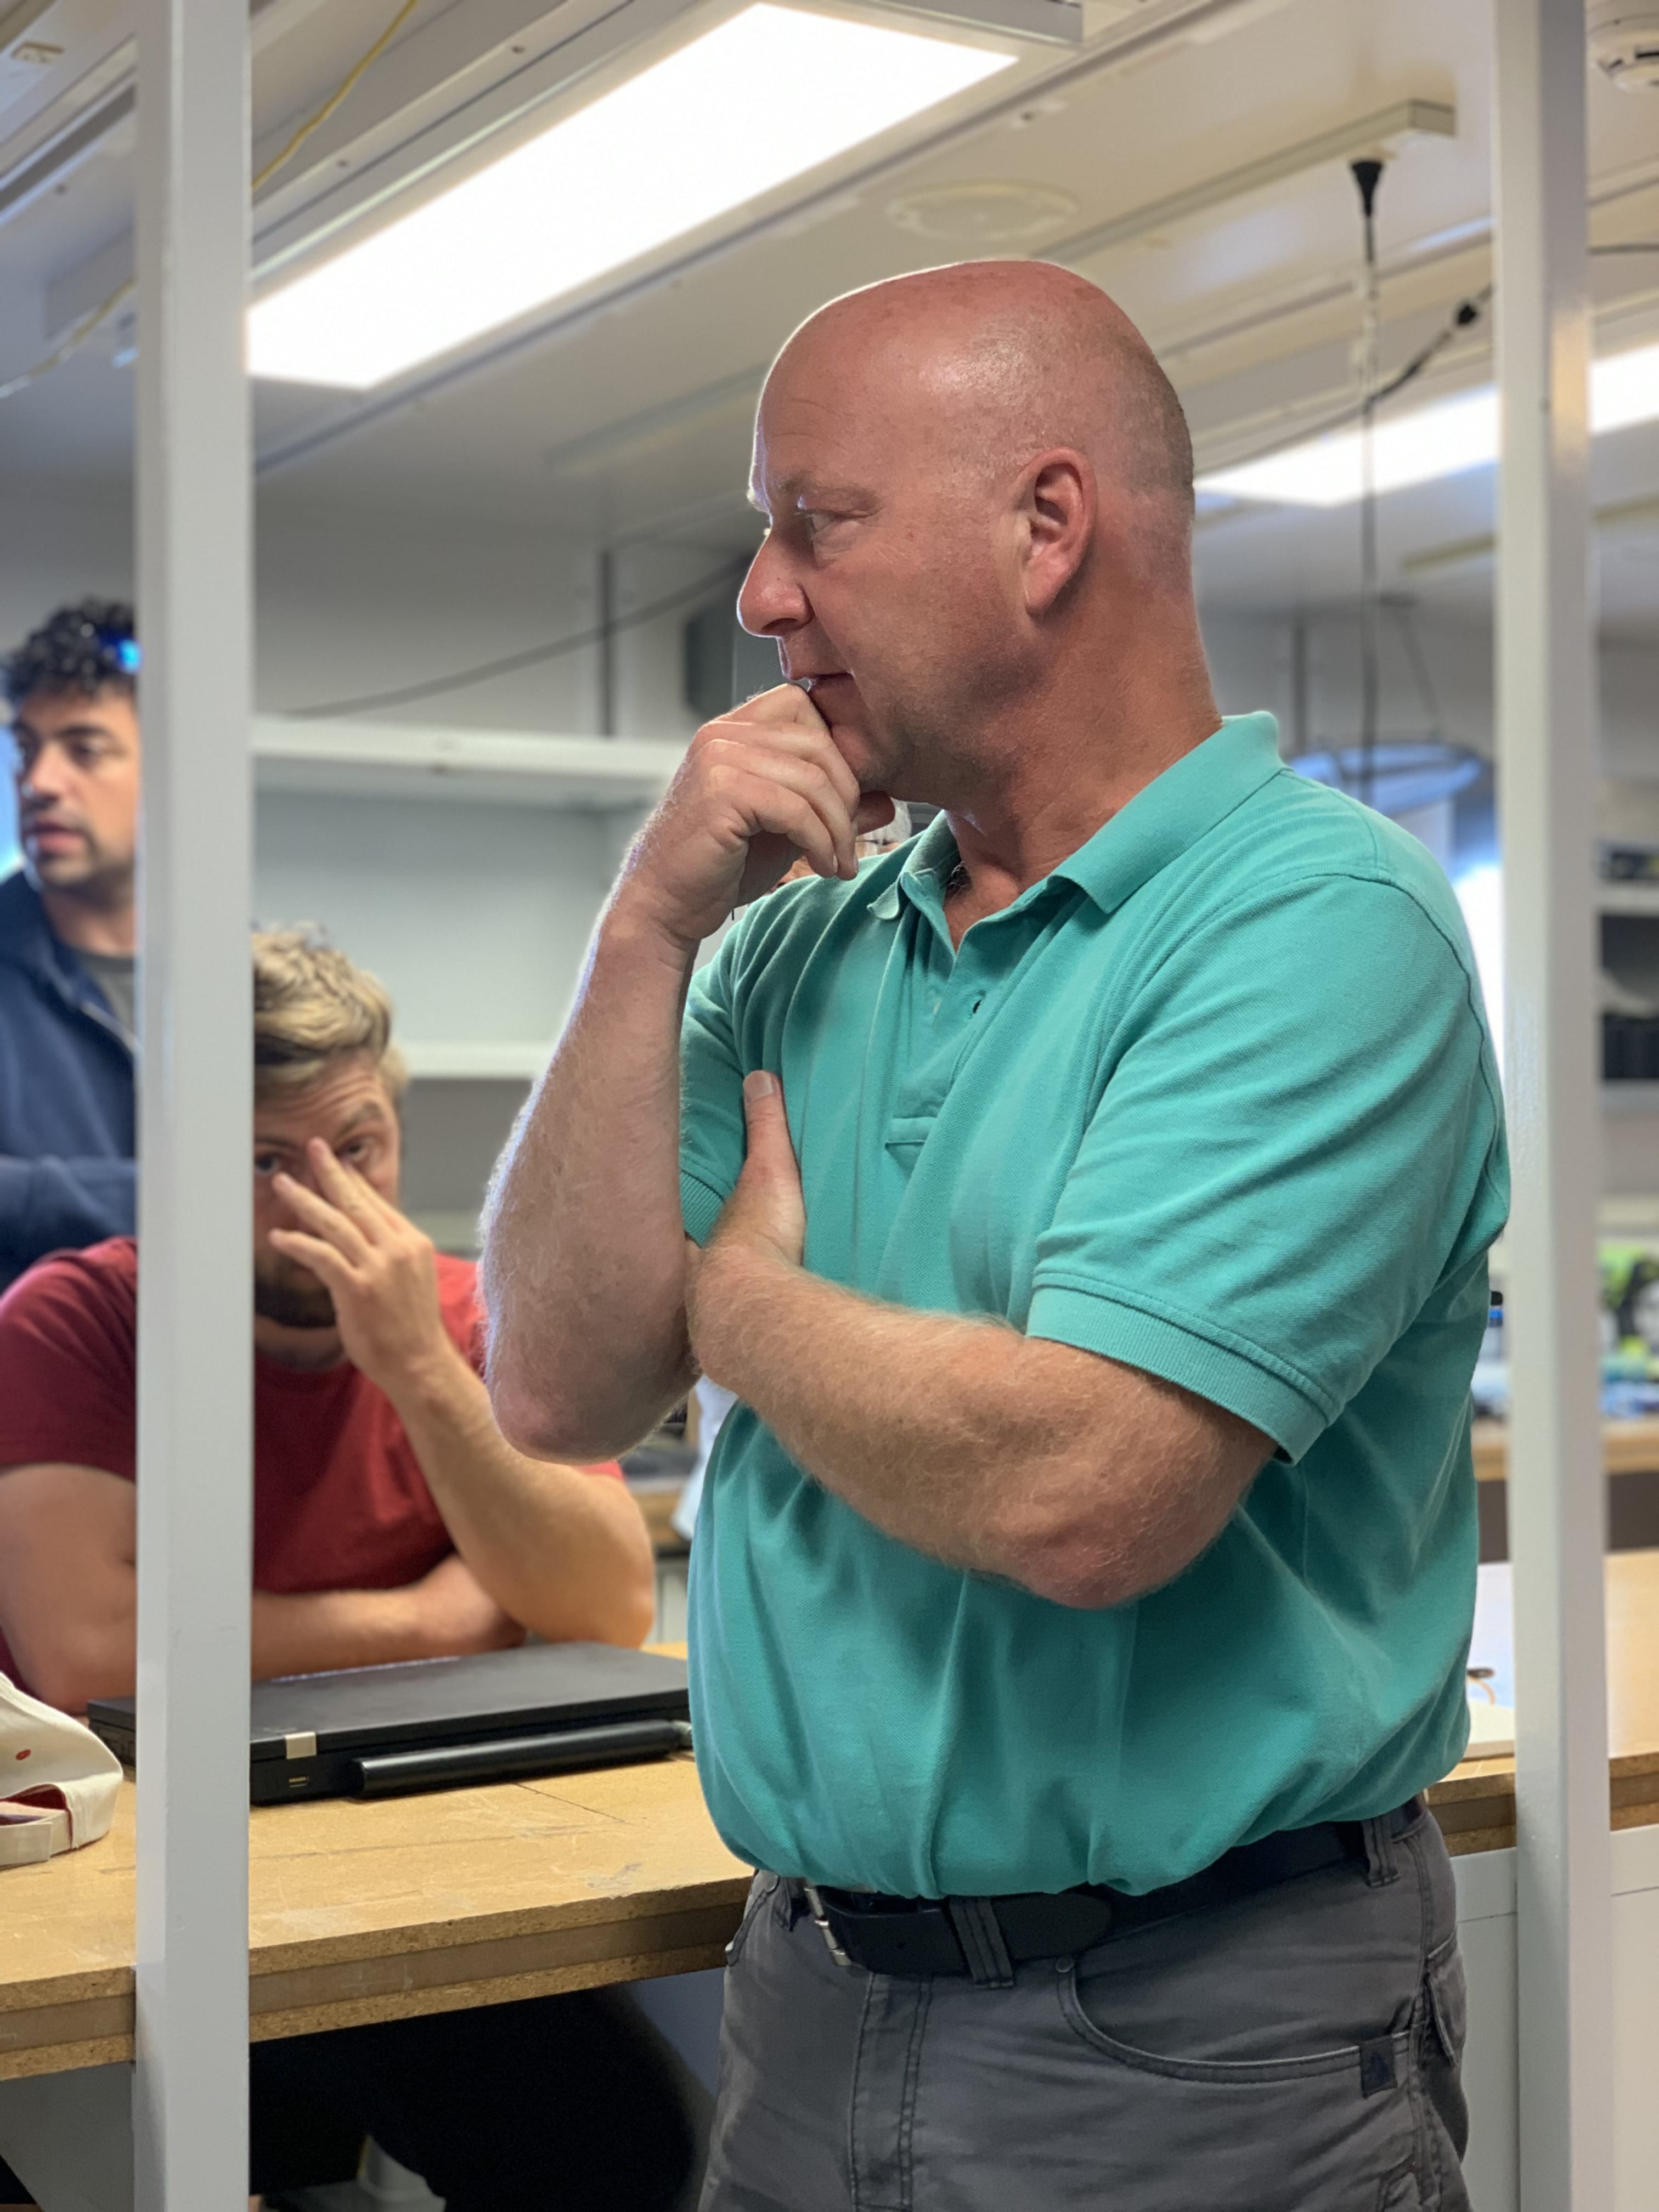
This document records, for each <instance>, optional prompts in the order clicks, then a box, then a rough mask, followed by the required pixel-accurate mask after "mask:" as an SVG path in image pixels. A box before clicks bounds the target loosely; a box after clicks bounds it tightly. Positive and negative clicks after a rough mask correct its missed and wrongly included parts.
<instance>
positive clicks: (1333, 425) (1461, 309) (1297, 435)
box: [1226, 284, 1492, 469]
mask: <svg viewBox="0 0 1659 2212" xmlns="http://www.w3.org/2000/svg"><path fill="white" fill-rule="evenodd" d="M1491 298H1492V286H1491V285H1490V284H1483V285H1482V286H1481V288H1480V290H1479V291H1478V292H1471V293H1470V295H1469V296H1468V299H1467V300H1460V301H1458V303H1457V305H1456V307H1455V308H1454V309H1453V310H1452V313H1451V314H1450V315H1449V317H1448V318H1447V319H1446V321H1445V322H1444V323H1443V325H1441V327H1440V329H1439V330H1437V331H1436V332H1435V334H1434V336H1433V337H1431V338H1430V339H1429V340H1428V342H1427V343H1426V344H1425V345H1422V346H1419V348H1418V349H1417V351H1416V352H1415V353H1414V354H1413V356H1412V357H1411V359H1410V360H1409V361H1408V362H1406V364H1405V365H1404V367H1403V368H1397V369H1396V370H1395V373H1394V374H1393V375H1392V376H1391V377H1389V380H1388V381H1387V382H1386V383H1385V384H1381V385H1379V386H1377V389H1376V394H1375V396H1374V397H1373V398H1372V400H1371V402H1370V404H1371V405H1372V406H1373V407H1381V406H1383V404H1384V403H1385V402H1386V401H1388V400H1390V399H1392V398H1394V396H1395V393H1396V392H1403V391H1404V390H1405V388H1406V386H1407V385H1408V384H1410V383H1412V382H1413V381H1414V380H1416V379H1417V378H1418V377H1419V376H1421V374H1423V372H1424V370H1425V368H1427V367H1428V366H1429V363H1430V362H1431V361H1433V360H1434V359H1435V358H1436V356H1437V355H1439V354H1442V353H1443V352H1444V351H1445V349H1446V348H1447V347H1448V346H1449V344H1450V343H1451V342H1452V340H1453V339H1454V338H1455V337H1457V336H1458V334H1459V332H1460V331H1466V330H1468V328H1469V327H1470V325H1472V324H1474V323H1478V322H1479V321H1480V318H1481V316H1482V315H1483V314H1485V313H1486V303H1487V301H1489V300H1490V299H1491ZM1365 407H1366V403H1365V401H1364V400H1363V399H1362V400H1361V401H1359V403H1358V405H1350V406H1346V407H1342V408H1339V409H1338V410H1336V411H1335V413H1334V414H1330V415H1325V416H1321V417H1320V419H1319V420H1318V421H1317V422H1301V423H1298V424H1297V428H1295V429H1294V430H1287V431H1286V432H1285V435H1284V436H1283V437H1280V438H1275V439H1273V441H1272V442H1271V443H1270V444H1268V445H1266V446H1257V447H1255V448H1254V449H1253V450H1252V451H1251V452H1249V453H1244V454H1241V455H1240V457H1239V459H1237V460H1236V461H1229V462H1228V463H1227V464H1226V466H1227V467H1228V468H1230V469H1243V468H1248V467H1249V465H1250V463H1251V462H1252V461H1265V460H1268V459H1271V458H1272V456H1273V454H1274V453H1287V452H1288V451H1289V450H1290V448H1291V447H1292V446H1304V445H1306V444H1307V442H1308V441H1309V440H1310V439H1311V438H1322V437H1323V436H1324V435H1325V434H1326V432H1327V431H1328V430H1341V429H1346V427H1347V425H1348V424H1349V423H1350V422H1358V421H1359V420H1360V419H1361V417H1362V416H1364V413H1365Z"/></svg>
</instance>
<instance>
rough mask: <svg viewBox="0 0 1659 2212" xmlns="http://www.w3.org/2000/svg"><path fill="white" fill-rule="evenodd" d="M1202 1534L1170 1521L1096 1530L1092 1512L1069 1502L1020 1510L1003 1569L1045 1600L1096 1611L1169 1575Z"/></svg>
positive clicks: (1198, 1547) (1128, 1599)
mask: <svg viewBox="0 0 1659 2212" xmlns="http://www.w3.org/2000/svg"><path fill="white" fill-rule="evenodd" d="M1208 1541H1209V1536H1208V1534H1198V1533H1196V1532H1194V1531H1190V1530H1185V1529H1183V1530H1179V1531H1177V1530H1175V1529H1171V1528H1141V1529H1139V1530H1136V1529H1127V1528H1122V1527H1121V1526H1120V1527H1118V1528H1112V1529H1109V1530H1103V1528H1102V1527H1101V1524H1100V1520H1099V1518H1098V1516H1090V1515H1084V1514H1079V1513H1078V1512H1076V1511H1075V1510H1071V1509H1070V1508H1063V1509H1061V1510H1054V1511H1048V1512H1042V1511H1040V1510H1039V1511H1027V1512H1026V1513H1024V1514H1023V1515H1022V1516H1021V1517H1020V1522H1019V1524H1018V1526H1017V1527H1015V1528H1011V1530H1010V1531H1009V1540H1008V1553H1009V1565H1008V1569H1007V1571H1008V1572H1009V1573H1010V1575H1011V1576H1012V1579H1013V1580H1014V1581H1015V1582H1017V1583H1019V1584H1021V1586H1022V1587H1023V1588H1024V1589H1028V1590H1030V1592H1031V1594H1032V1595H1033V1596H1034V1597H1041V1598H1046V1599H1047V1600H1048V1602H1049V1603H1050V1604H1051V1605H1063V1606H1066V1607H1069V1608H1070V1609H1071V1610H1072V1611H1073V1612H1078V1613H1103V1612H1106V1611H1109V1609H1110V1608H1111V1607H1114V1606H1120V1605H1130V1604H1133V1601H1134V1600H1135V1599H1137V1598H1140V1597H1145V1596H1146V1595H1147V1594H1148V1592H1149V1591H1152V1590H1155V1589H1161V1588H1162V1587H1163V1585H1164V1583H1169V1582H1173V1581H1174V1580H1175V1578H1176V1576H1177V1575H1178V1574H1180V1573H1181V1572H1182V1571H1183V1570H1184V1569H1185V1568H1186V1567H1188V1566H1189V1565H1191V1563H1192V1561H1193V1560H1194V1559H1196V1558H1197V1556H1198V1554H1199V1553H1200V1551H1202V1550H1203V1549H1204V1547H1205V1545H1206V1543H1207V1542H1208Z"/></svg>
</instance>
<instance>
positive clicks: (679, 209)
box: [248, 0, 1014, 391]
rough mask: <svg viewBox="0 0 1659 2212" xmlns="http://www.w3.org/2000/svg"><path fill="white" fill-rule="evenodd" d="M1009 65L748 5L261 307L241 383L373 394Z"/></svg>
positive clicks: (948, 43) (927, 41) (252, 322)
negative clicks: (266, 380) (247, 375)
mask: <svg viewBox="0 0 1659 2212" xmlns="http://www.w3.org/2000/svg"><path fill="white" fill-rule="evenodd" d="M1013 58H1014V57H1013V56H1012V54H1010V53H1004V52H996V51H994V49H992V48H989V47H987V46H974V45H969V44H964V43H963V42H962V41H961V40H956V39H947V38H935V37H932V36H929V35H927V34H926V33H919V32H915V31H901V30H896V29H893V28H891V27H889V26H887V25H884V24H875V23H866V22H858V21H852V20H850V19H848V18H847V17H843V16H837V15H816V14H812V13H811V12H809V11H808V10H806V9H799V8H790V7H779V6H776V5H774V4H773V0H760V4H758V5H756V6H752V7H749V8H745V9H744V10H743V12H742V13H741V14H740V15H733V16H731V17H729V18H728V19H727V20H726V21H725V22H723V23H720V24H719V25H718V26H717V27H715V28H714V29H713V30H711V31H708V32H705V33H704V34H703V35H702V37H701V38H698V39H694V40H692V41H691V42H690V44H689V45H687V46H682V47H680V48H679V49H678V52H674V53H671V54H669V55H667V56H666V57H665V58H664V59H663V60H661V61H659V62H656V63H653V64H652V65H651V66H650V67H649V68H647V69H645V70H641V72H640V74H639V75H638V76H633V77H630V78H629V79H627V80H626V82H623V83H622V84H620V85H617V87H616V88H614V89H613V90H612V91H610V92H607V93H604V94H601V95H600V96H599V98H598V99H597V100H592V101H590V102H589V104H588V105H587V106H586V107H582V108H579V109H578V110H577V111H576V112H574V114H569V115H567V116H565V117H564V118H562V120H561V121H559V122H558V123H556V124H555V125H553V126H552V128H551V129H550V130H548V131H544V132H542V134H541V135H540V136H539V137H536V138H532V139H530V140H529V141H527V142H526V143H524V144H522V145H520V146H518V147H515V148H514V149H513V151H512V152H511V153H509V154H504V155H502V156H501V159H500V160H499V161H495V162H492V163H491V164H490V166H489V167H488V168H485V169H481V170H478V171H476V172H475V173H473V174H472V175H471V176H469V177H467V178H466V179H464V181H462V182H461V183H459V184H458V185H454V186H453V187H452V188H451V189H450V190H449V191H447V192H443V193H441V194H440V195H439V196H438V197H436V198H435V199H431V200H428V201H427V202H426V203H425V204H424V205H422V206H421V207H418V208H416V209H414V210H411V212H410V213H409V214H408V215H405V216H402V217H400V218H399V219H398V220H397V221H395V222H391V223H388V224H387V225H386V227H385V228H383V229H380V230H377V231H375V232H374V233H373V234H371V235H370V236H368V238H365V239H363V240H361V241H360V242H359V243H358V244H356V245H355V246H348V247H347V248H346V250H345V251H344V252H342V253H339V254H337V255H336V256H335V257H334V258H332V259H331V260H329V261H325V262H324V263H323V264H321V265H320V266H319V267H317V268H314V269H312V270H307V273H306V274H305V275H304V276H300V277H297V278H295V281H294V282H293V283H290V284H285V285H284V286H283V288H282V289H281V290H279V291H276V292H272V293H270V294H269V295H267V296H266V297H265V298H264V299H263V300H261V301H259V302H258V305H257V306H256V307H254V308H253V310H252V313H251V314H250V316H249V319H248V366H249V368H250V371H251V372H252V374H253V375H255V376H263V377H271V378H276V379H282V380H289V381H293V382H297V383H304V384H326V385H336V386H344V387H346V388H348V389H350V390H354V391H362V390H365V389H367V387H368V386H370V385H374V384H380V383H383V382H384V381H385V380H386V379H387V378H389V377H393V376H397V375H399V374H402V373H403V372H404V370H405V369H410V368H414V367H415V366H416V363H417V362H424V361H428V360H430V359H431V358H432V357H433V356H435V355H437V354H442V353H448V352H450V351H452V350H453V349H454V348H455V347H457V346H460V345H465V343H467V342H468V341H469V340H471V339H473V338H477V337H481V336H482V335H483V333H484V332H485V331H491V330H495V329H496V328H498V327H499V326H500V325H502V324H504V323H508V322H512V321H513V320H515V319H517V318H518V317H519V316H520V315H524V314H527V313H530V312H531V311H532V309H534V308H537V307H543V306H544V305H545V304H546V303H547V302H548V301H550V300H554V299H557V298H558V297H560V296H561V295H562V294H564V293H567V292H571V291H574V290H575V289H577V287H578V286H580V285H582V284H586V283H590V282H591V281H592V279H593V278H594V277H596V276H601V275H603V274H604V273H605V271H606V270H611V269H615V268H618V267H620V266H621V265H622V264H624V263H626V262H629V261H633V260H635V259H636V258H638V257H639V256H640V255H641V254H644V253H648V252H651V251H653V248H655V247H657V246H663V245H665V244H666V243H667V242H668V241H669V240H671V239H675V238H678V237H681V236H683V235H684V234H685V233H686V232H688V231H691V230H695V229H696V228H699V227H700V226H701V225H702V224H704V223H707V222H713V221H714V220H716V219H717V218H718V217H720V216H723V215H726V214H729V213H730V212H731V211H732V209H734V208H737V207H739V206H741V205H743V204H744V203H745V202H746V201H750V200H753V199H757V198H758V197H760V196H761V195H762V194H763V193H765V192H769V191H772V190H773V189H774V188H775V186H777V185H782V184H785V183H787V182H788V181H789V180H790V179H792V178H795V177H799V176H800V175H802V174H804V173H805V172H806V171H807V170H809V169H813V168H816V167H818V165H819V164H820V163H822V162H824V161H829V160H831V159H833V157H834V156H835V155H838V154H842V153H845V152H846V151H847V150H848V149H849V148H850V147H853V146H856V145H859V144H860V143H862V142H863V141H864V140H866V139H868V138H873V137H877V136H878V134H879V133H880V132H882V131H887V130H890V129H891V128H892V127H893V126H894V125H896V124H899V123H902V122H905V121H907V120H908V118H910V117H912V116H915V115H918V114H920V113H921V112H922V111H923V110H924V109H926V108H929V107H933V106H937V104H938V103H939V101H941V100H948V99H950V98H951V96H952V95H953V94H956V93H959V92H963V91H966V90H967V89H968V88H969V86H971V85H975V84H977V83H979V82H981V81H982V80H983V79H984V78H986V77H987V76H993V75H994V73H995V72H996V71H998V70H1004V69H1006V68H1008V67H1009V66H1010V65H1011V64H1012V61H1013Z"/></svg>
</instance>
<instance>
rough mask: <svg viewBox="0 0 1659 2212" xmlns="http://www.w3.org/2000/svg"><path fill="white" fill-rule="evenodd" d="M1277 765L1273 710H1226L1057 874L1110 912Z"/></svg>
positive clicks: (1257, 787) (1238, 803)
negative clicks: (1208, 734)
mask: <svg viewBox="0 0 1659 2212" xmlns="http://www.w3.org/2000/svg"><path fill="white" fill-rule="evenodd" d="M1281 765H1282V763H1280V760H1279V725H1278V723H1277V722H1276V721H1275V720H1273V716H1272V715H1271V714H1229V715H1228V716H1226V718H1225V720H1224V721H1223V722H1222V725H1221V727H1220V728H1219V729H1218V731H1217V732H1215V734H1214V735H1213V736H1212V737H1208V738H1206V739H1205V740H1204V742H1203V744H1201V745H1194V748H1193V750H1192V751H1191V752H1189V753H1183V754H1182V757H1181V758H1180V759H1179V760H1178V761H1176V763H1175V765H1174V766H1173V767H1172V768H1166V769H1164V773H1163V775H1159V776H1155V777H1154V778H1153V779H1152V782H1151V783H1149V784H1146V786H1144V787H1143V788H1142V789H1141V790H1139V791H1138V792H1136V793H1135V795H1134V797H1133V799H1131V800H1130V801H1129V803H1128V805H1127V806H1125V807H1123V808H1121V809H1120V811H1118V812H1117V813H1115V815H1113V817H1112V818H1111V820H1110V821H1109V822H1107V823H1103V824H1102V826H1101V827H1100V828H1099V829H1097V830H1096V832H1095V834H1094V836H1092V837H1091V838H1090V839H1089V841H1088V842H1087V843H1086V844H1085V845H1079V848H1078V849H1077V851H1076V852H1075V853H1072V854H1067V856H1066V859H1065V860H1062V861H1061V862H1060V866H1058V867H1057V868H1056V869H1055V870H1054V874H1055V875H1056V876H1059V877H1061V878H1065V879H1066V880H1067V881H1069V882H1071V883H1074V884H1077V886H1078V888H1079V890H1083V891H1085V892H1086V893H1087V894H1088V896H1090V898H1091V899H1092V900H1093V901H1094V902H1095V904H1096V905H1097V907H1098V908H1100V910H1101V912H1102V913H1103V914H1111V913H1112V912H1114V911H1115V908H1118V907H1120V906H1121V905H1122V903H1123V902H1124V900H1125V899H1127V898H1128V897H1129V896H1131V895H1132V894H1133V893H1134V892H1135V891H1138V890H1139V889H1140V887H1141V885H1142V884H1146V883H1150V882H1151V881H1152V878H1153V877H1154V876H1155V875H1157V874H1158V872H1159V871H1160V870H1161V869H1164V868H1167V867H1168V866H1169V865H1170V862H1171V861H1172V860H1179V859H1180V857H1181V855H1182V854H1183V853H1184V852H1186V851H1188V849H1189V848H1191V847H1192V846H1194V845H1195V844H1196V843H1197V842H1198V841H1199V839H1200V837H1202V836H1205V835H1206V832H1207V831H1209V830H1211V829H1214V827H1215V825H1216V823H1218V822H1220V821H1223V820H1225V817H1227V816H1228V815H1229V814H1231V812H1232V811H1233V809H1234V808H1235V807H1236V806H1241V805H1243V803H1244V801H1245V800H1246V799H1249V797H1250V796H1251V794H1252V793H1255V792H1257V791H1259V790H1260V789H1261V787H1262V785H1263V784H1264V783H1266V782H1267V781H1268V780H1269V778H1270V777H1272V776H1273V775H1277V774H1278V772H1279V768H1280V766H1281Z"/></svg>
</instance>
